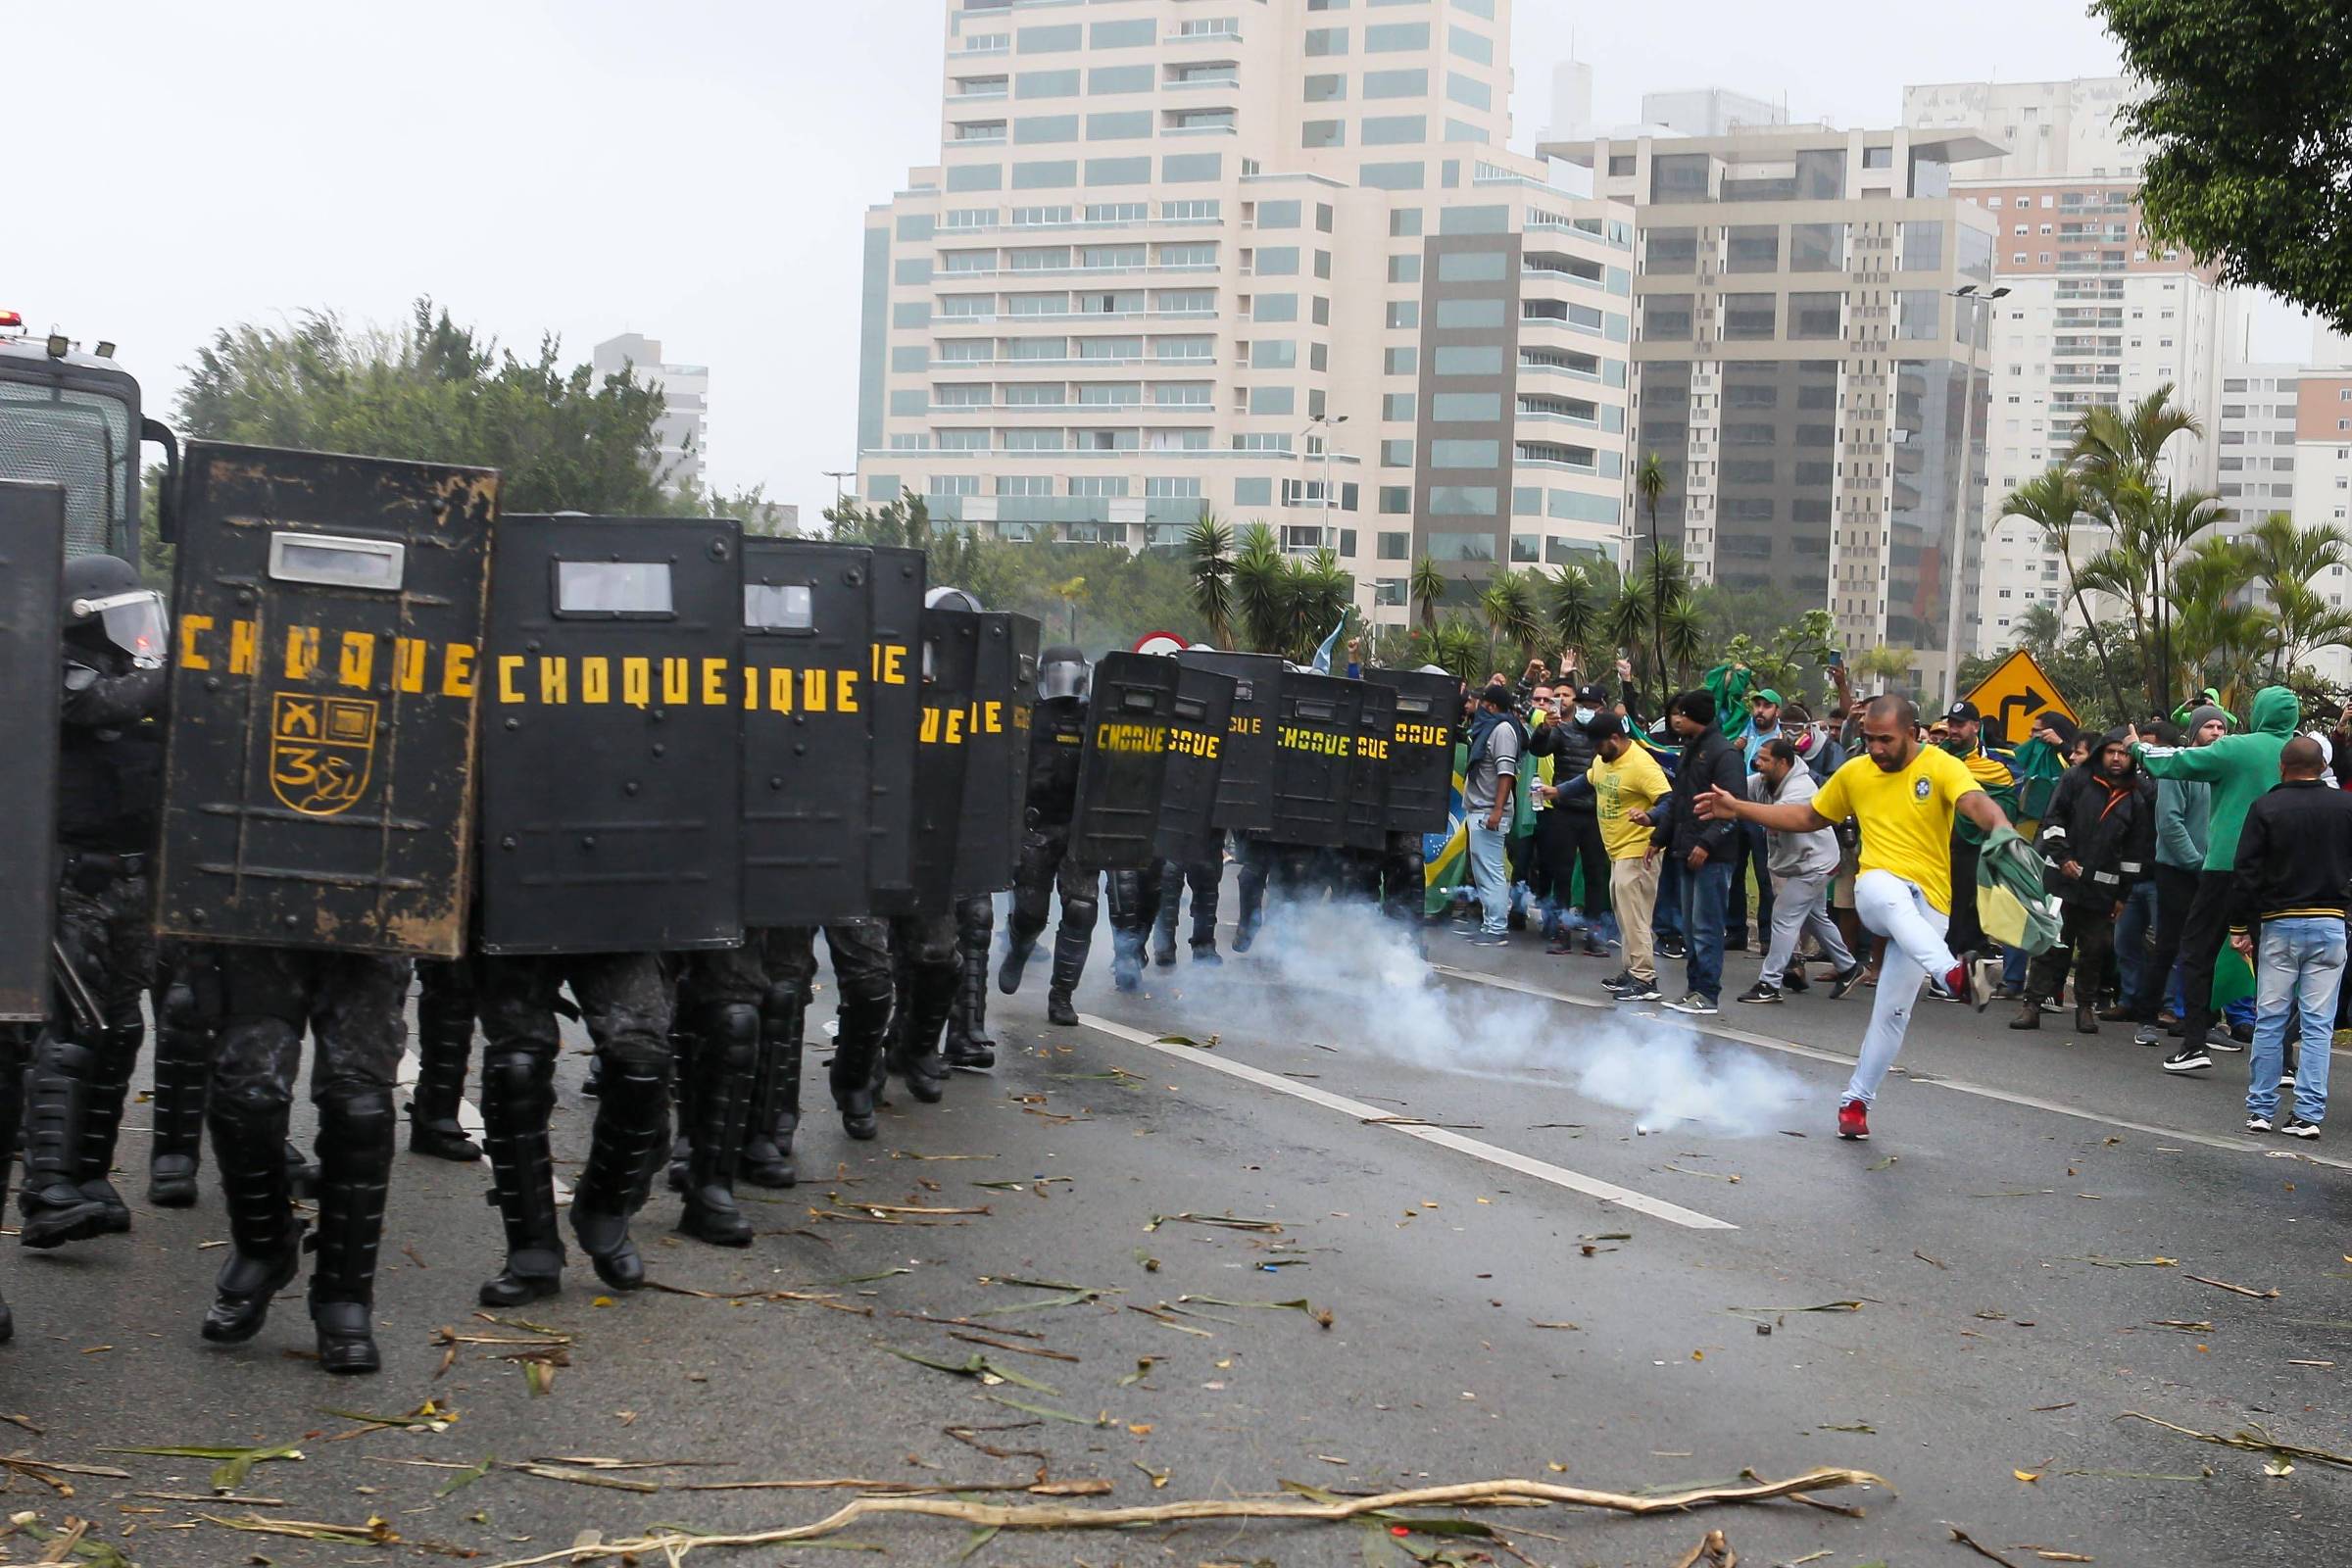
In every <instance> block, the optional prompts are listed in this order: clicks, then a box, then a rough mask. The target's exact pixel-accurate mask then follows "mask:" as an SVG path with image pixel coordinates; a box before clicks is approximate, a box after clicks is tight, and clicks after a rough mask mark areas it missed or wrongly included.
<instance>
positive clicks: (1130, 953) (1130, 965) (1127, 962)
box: [1110, 926, 1175, 991]
mask: <svg viewBox="0 0 2352 1568" xmlns="http://www.w3.org/2000/svg"><path fill="white" fill-rule="evenodd" d="M1174 957H1175V955H1174V954H1172V953H1171V954H1170V955H1169V958H1170V959H1171V961H1172V960H1173V959H1174ZM1143 981H1144V934H1143V933H1142V932H1141V931H1122V930H1120V929H1118V928H1117V927H1116V926H1113V927H1112V928H1111V932H1110V983H1111V984H1112V985H1114V986H1116V987H1117V988H1118V989H1119V990H1121V991H1133V990H1134V989H1135V988H1136V987H1137V986H1140V985H1142V984H1143Z"/></svg>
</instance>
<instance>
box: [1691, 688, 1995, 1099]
mask: <svg viewBox="0 0 2352 1568" xmlns="http://www.w3.org/2000/svg"><path fill="white" fill-rule="evenodd" d="M1862 741H1863V746H1864V749H1865V751H1866V753H1867V755H1866V756H1863V757H1857V758H1855V759H1854V760H1852V761H1850V762H1847V763H1846V764H1845V765H1844V766H1843V767H1840V768H1839V769H1838V771H1837V772H1835V773H1833V774H1831V775H1830V781H1829V782H1828V783H1827V784H1824V785H1823V786H1822V787H1821V790H1820V793H1818V794H1816V795H1815V796H1814V797H1813V799H1811V800H1810V801H1804V802H1799V803H1791V804H1789V805H1787V806H1759V805H1757V804H1755V803H1754V802H1751V801H1743V800H1741V799H1740V798H1739V797H1738V796H1736V795H1733V794H1732V793H1731V792H1730V791H1728V790H1722V789H1717V790H1713V791H1710V792H1709V793H1708V794H1706V795H1703V796H1701V797H1699V799H1698V803H1697V810H1698V814H1699V815H1700V816H1703V817H1709V818H1712V817H1719V816H1720V817H1732V818H1736V819H1739V820H1742V821H1748V822H1760V823H1762V824H1763V825H1764V826H1765V827H1767V828H1772V829H1777V830H1779V831H1781V832H1784V833H1805V832H1813V831H1817V830H1819V829H1821V828H1825V827H1831V826H1834V825H1836V824H1837V823H1838V822H1840V821H1843V820H1844V819H1845V818H1846V817H1848V816H1851V817H1852V818H1853V819H1854V820H1855V821H1856V822H1858V823H1859V824H1860V825H1861V828H1862V853H1861V857H1860V859H1859V861H1858V864H1859V866H1860V874H1858V875H1857V876H1856V877H1855V878H1854V911H1855V913H1857V914H1859V915H1860V916H1861V917H1862V923H1863V924H1864V925H1865V926H1867V927H1869V928H1870V929H1871V930H1872V931H1874V932H1877V933H1878V934H1879V935H1880V936H1883V937H1885V938H1887V959H1886V962H1885V964H1884V965H1883V966H1882V967H1881V969H1880V971H1879V995H1878V1000H1877V1002H1876V1003H1875V1004H1874V1005H1872V1007H1871V1011H1870V1028H1869V1030H1868V1031H1867V1032H1866V1033H1865V1034H1864V1035H1863V1036H1862V1056H1861V1059H1860V1060H1859V1061H1857V1062H1856V1063H1855V1064H1854V1075H1853V1077H1852V1078H1851V1079H1850V1080H1849V1081H1848V1082H1847V1084H1846V1086H1845V1093H1844V1095H1843V1096H1842V1097H1840V1099H1839V1101H1838V1137H1840V1138H1868V1137H1869V1136H1870V1106H1871V1103H1872V1102H1873V1101H1875V1100H1876V1099H1877V1098H1878V1092H1879V1083H1880V1081H1881V1080H1882V1079H1884V1078H1885V1077H1886V1076H1887V1068H1889V1067H1891V1066H1893V1065H1894V1057H1895V1054H1896V1053H1897V1052H1899V1051H1901V1050H1902V1047H1903V1031H1904V1030H1905V1028H1907V1027H1908V1026H1909V1024H1910V1022H1911V1005H1912V1004H1913V1003H1914V1002H1916V1001H1918V1000H1919V988H1920V985H1921V984H1922V982H1926V981H1933V982H1934V983H1935V985H1936V988H1937V990H1938V991H1939V992H1940V993H1942V994H1943V995H1946V996H1951V997H1965V998H1967V999H1968V1000H1969V1002H1970V1003H1972V1004H1973V1005H1975V1006H1976V1009H1977V1010H1978V1011H1979V1012H1983V1011H1984V1010H1985V1003H1986V1002H1988V1001H1989V1000H1991V989H1990V987H1989V986H1988V985H1987V984H1986V982H1985V975H1984V972H1983V971H1982V970H1981V969H1978V968H1976V967H1973V966H1971V965H1969V964H1967V963H1964V962H1962V961H1961V960H1960V959H1958V958H1956V957H1954V956H1952V953H1951V950H1950V949H1949V948H1948V947H1946V946H1945V945H1944V940H1943V936H1944V930H1945V927H1946V926H1947V924H1948V923H1949V921H1950V919H1951V909H1952V897H1953V888H1952V858H1951V840H1952V821H1953V818H1954V817H1955V816H1965V817H1967V818H1968V820H1969V821H1971V822H1973V823H1974V824H1976V826H1977V827H1978V828H1979V829H1981V830H1982V831H1984V832H1985V833H1990V832H1991V831H1992V830H1993V829H1995V828H1999V827H2006V826H2008V825H2009V823H2008V818H2007V817H2005V816H2003V815H2002V814H2001V809H2000V808H1999V807H1998V806H1995V805H1994V804H1993V803H1992V797H1991V796H1989V795H1986V794H1985V791H1984V790H1983V789H1982V788H1981V787H1980V786H1979V785H1978V783H1977V780H1976V778H1975V776H1974V775H1973V774H1971V773H1970V772H1969V770H1968V765H1967V764H1966V763H1965V762H1962V761H1961V760H1959V759H1958V758H1956V757H1953V756H1952V755H1951V754H1950V753H1948V752H1943V751H1938V750H1935V749H1932V748H1929V747H1923V746H1922V745H1921V744H1920V742H1919V708H1918V705H1917V704H1915V703H1913V702H1912V701H1911V700H1910V699H1909V698H1907V697H1891V696H1889V697H1879V698H1874V699H1873V700H1872V701H1871V703H1870V706H1869V707H1867V708H1865V709H1864V710H1863V711H1862ZM1959 891H1960V895H1961V896H1962V897H1965V898H1974V897H1976V889H1974V888H1963V889H1960V890H1959ZM1851 989H1852V987H1851V986H1849V985H1846V984H1843V983H1840V984H1839V986H1838V989H1837V990H1835V991H1833V992H1832V993H1831V996H1832V997H1833V998H1838V997H1843V996H1844V995H1845V994H1846V993H1847V992H1848V991H1850V990H1851Z"/></svg>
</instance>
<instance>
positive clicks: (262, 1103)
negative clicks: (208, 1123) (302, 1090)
mask: <svg viewBox="0 0 2352 1568" xmlns="http://www.w3.org/2000/svg"><path fill="white" fill-rule="evenodd" d="M211 1104H212V1110H213V1114H214V1115H215V1116H218V1117H220V1118H221V1119H223V1120H225V1121H228V1122H231V1123H233V1124H235V1125H237V1126H241V1127H270V1126H282V1125H283V1124H284V1122H285V1119H286V1116H287V1114H288V1112H290V1111H291V1110H292V1109H293V1105H294V1093H293V1090H292V1088H291V1087H290V1086H288V1085H285V1084H280V1083H277V1082H275V1081H273V1080H271V1079H269V1078H255V1077H235V1078H224V1079H222V1080H221V1081H220V1082H219V1083H217V1084H215V1085H214V1086H213V1093H212V1100H211Z"/></svg>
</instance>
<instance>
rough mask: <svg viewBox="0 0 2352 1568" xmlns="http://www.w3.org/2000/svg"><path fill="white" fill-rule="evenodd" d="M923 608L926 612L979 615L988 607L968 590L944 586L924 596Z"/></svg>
mask: <svg viewBox="0 0 2352 1568" xmlns="http://www.w3.org/2000/svg"><path fill="white" fill-rule="evenodd" d="M923 608H924V609H925V610H960V611H963V612H965V613H969V614H974V615H977V614H979V613H981V612H983V611H984V610H986V609H987V608H988V607H987V606H985V605H983V604H981V603H980V600H979V598H978V596H976V595H975V594H973V593H972V591H971V590H970V589H968V588H950V587H946V586H944V585H943V586H941V587H938V588H934V589H931V590H930V591H929V592H928V593H925V594H924V595H923Z"/></svg>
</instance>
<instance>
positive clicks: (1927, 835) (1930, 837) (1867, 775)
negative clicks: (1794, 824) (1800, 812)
mask: <svg viewBox="0 0 2352 1568" xmlns="http://www.w3.org/2000/svg"><path fill="white" fill-rule="evenodd" d="M1978 787H1979V786H1978V784H1977V780H1976V777H1975V775H1974V774H1972V773H1970V772H1969V770H1968V764H1967V763H1966V762H1963V761H1961V760H1960V759H1958V758H1956V757H1954V756H1952V755H1951V754H1950V753H1948V752H1942V751H1938V750H1936V748H1935V747H1932V746H1923V747H1921V748H1920V749H1919V755H1918V756H1917V757H1915V758H1913V759H1912V760H1911V765H1910V766H1908V767H1904V768H1900V769H1897V770H1896V771H1894V772H1892V773H1889V772H1887V771H1886V770H1885V769H1884V768H1882V767H1880V766H1879V764H1878V763H1876V762H1874V761H1872V760H1870V757H1869V755H1868V754H1867V753H1866V754H1864V755H1863V756H1860V757H1857V758H1855V759H1854V760H1852V761H1850V762H1848V763H1846V764H1845V765H1844V766H1843V767H1840V768H1839V769H1838V771H1837V772H1835V773H1832V774H1831V775H1830V781H1829V782H1828V783H1827V784H1824V785H1823V786H1822V787H1821V790H1820V793H1818V794H1816V795H1815V796H1814V797H1813V809H1815V810H1816V811H1819V812H1820V813H1821V814H1822V815H1823V816H1825V817H1827V818H1829V819H1830V820H1831V821H1833V822H1838V821H1842V820H1844V819H1845V818H1846V817H1848V816H1850V817H1852V818H1853V819H1854V820H1855V821H1856V822H1858V823H1860V824H1861V827H1862V853H1861V855H1860V857H1859V858H1858V859H1857V861H1856V864H1857V866H1858V868H1859V869H1860V870H1863V871H1888V872H1892V873H1893V874H1894V875H1896V876H1899V877H1901V878H1902V879H1903V880H1904V881H1906V882H1910V883H1915V884H1917V886H1918V888H1919V890H1920V892H1922V893H1924V894H1926V895H1927V898H1928V902H1929V903H1930V904H1932V905H1934V906H1935V907H1936V908H1937V909H1938V910H1940V911H1942V912H1943V913H1945V914H1949V913H1951V910H1952V817H1953V815H1954V810H1955V808H1956V807H1957V806H1958V804H1959V801H1960V797H1961V796H1963V795H1966V794H1968V793H1969V792H1970V791H1972V790H1975V789H1977V788H1978Z"/></svg>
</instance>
